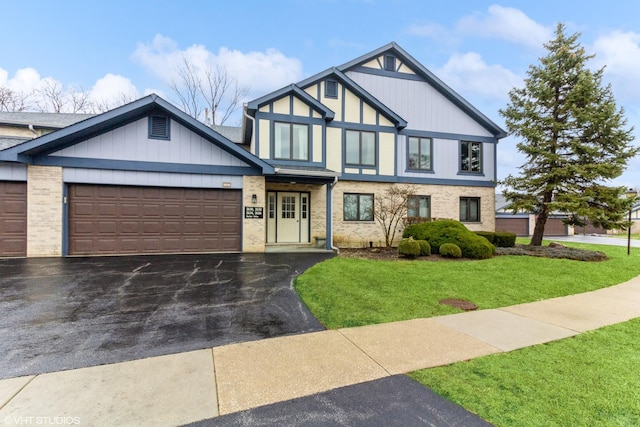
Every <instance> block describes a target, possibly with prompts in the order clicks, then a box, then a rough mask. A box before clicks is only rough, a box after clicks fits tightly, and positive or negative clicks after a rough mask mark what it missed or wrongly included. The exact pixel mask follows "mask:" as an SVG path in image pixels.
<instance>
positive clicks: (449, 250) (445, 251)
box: [440, 243, 462, 258]
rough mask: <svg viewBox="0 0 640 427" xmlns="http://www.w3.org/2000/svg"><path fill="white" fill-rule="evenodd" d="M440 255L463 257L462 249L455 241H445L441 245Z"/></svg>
mask: <svg viewBox="0 0 640 427" xmlns="http://www.w3.org/2000/svg"><path fill="white" fill-rule="evenodd" d="M440 255H442V256H443V257H447V258H462V250H461V249H460V248H459V247H458V245H455V244H453V243H444V244H443V245H442V246H440Z"/></svg>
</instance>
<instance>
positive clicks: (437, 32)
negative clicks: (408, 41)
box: [407, 23, 459, 46]
mask: <svg viewBox="0 0 640 427" xmlns="http://www.w3.org/2000/svg"><path fill="white" fill-rule="evenodd" d="M407 32H408V33H409V34H411V35H414V36H418V37H425V38H429V39H431V40H433V41H435V42H437V43H438V44H439V45H445V46H452V45H455V44H457V43H458V42H459V40H458V36H457V35H455V34H454V33H453V32H451V31H449V30H448V29H447V28H445V27H444V26H442V25H440V24H435V23H428V24H411V25H409V28H407Z"/></svg>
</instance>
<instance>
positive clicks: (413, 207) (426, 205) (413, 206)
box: [407, 196, 431, 218]
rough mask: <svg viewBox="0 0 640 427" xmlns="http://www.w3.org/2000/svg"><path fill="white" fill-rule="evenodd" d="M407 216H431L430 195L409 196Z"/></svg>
mask: <svg viewBox="0 0 640 427" xmlns="http://www.w3.org/2000/svg"><path fill="white" fill-rule="evenodd" d="M407 216H408V217H410V218H431V196H409V198H408V199H407Z"/></svg>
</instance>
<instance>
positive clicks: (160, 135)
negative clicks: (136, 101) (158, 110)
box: [149, 116, 169, 139]
mask: <svg viewBox="0 0 640 427" xmlns="http://www.w3.org/2000/svg"><path fill="white" fill-rule="evenodd" d="M149 138H155V139H169V117H167V116H150V117H149Z"/></svg>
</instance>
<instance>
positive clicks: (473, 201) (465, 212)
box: [460, 197, 480, 222]
mask: <svg viewBox="0 0 640 427" xmlns="http://www.w3.org/2000/svg"><path fill="white" fill-rule="evenodd" d="M460 221H461V222H480V197H460Z"/></svg>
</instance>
